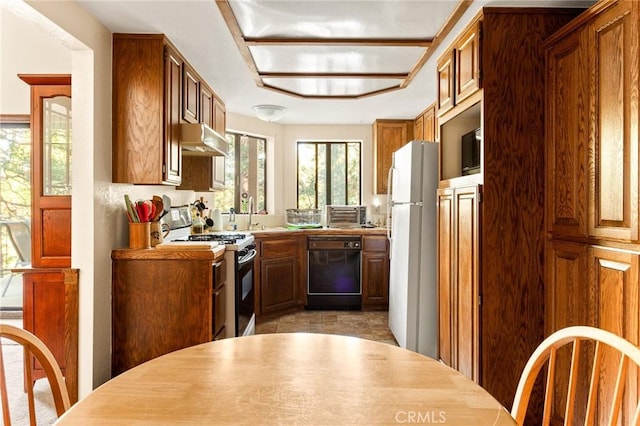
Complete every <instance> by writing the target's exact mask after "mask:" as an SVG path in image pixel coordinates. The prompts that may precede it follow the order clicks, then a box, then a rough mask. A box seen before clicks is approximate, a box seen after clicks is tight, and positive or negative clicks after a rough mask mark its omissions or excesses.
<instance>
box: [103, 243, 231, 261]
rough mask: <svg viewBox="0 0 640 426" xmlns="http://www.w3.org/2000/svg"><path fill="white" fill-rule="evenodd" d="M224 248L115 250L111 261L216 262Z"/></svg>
mask: <svg viewBox="0 0 640 426" xmlns="http://www.w3.org/2000/svg"><path fill="white" fill-rule="evenodd" d="M224 250H225V248H224V246H218V247H215V248H214V249H213V250H179V249H178V250H158V249H155V248H150V249H128V248H127V249H115V250H112V251H111V259H113V260H217V259H220V258H221V257H222V256H223V255H224Z"/></svg>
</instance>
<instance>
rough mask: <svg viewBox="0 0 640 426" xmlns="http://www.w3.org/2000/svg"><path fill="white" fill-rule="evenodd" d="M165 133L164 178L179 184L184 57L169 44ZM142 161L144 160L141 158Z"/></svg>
mask: <svg viewBox="0 0 640 426" xmlns="http://www.w3.org/2000/svg"><path fill="white" fill-rule="evenodd" d="M165 49H166V50H165V62H164V67H165V68H164V69H165V76H164V77H165V100H164V101H165V102H164V108H165V110H164V114H165V122H164V126H165V135H164V149H163V163H164V164H163V165H162V179H163V181H164V182H166V183H169V184H174V185H179V184H180V182H181V172H182V152H181V151H180V84H181V83H180V82H181V77H180V74H181V64H182V59H181V58H180V56H178V54H177V53H176V52H175V51H174V50H173V49H171V48H170V47H169V46H165ZM139 161H141V162H144V160H143V159H142V158H140V160H139Z"/></svg>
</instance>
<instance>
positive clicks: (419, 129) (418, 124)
mask: <svg viewBox="0 0 640 426" xmlns="http://www.w3.org/2000/svg"><path fill="white" fill-rule="evenodd" d="M413 138H414V139H417V140H423V139H424V116H423V115H421V116H420V117H418V118H416V120H415V121H414V123H413Z"/></svg>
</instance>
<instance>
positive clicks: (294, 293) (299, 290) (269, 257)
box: [255, 235, 307, 317]
mask: <svg viewBox="0 0 640 426" xmlns="http://www.w3.org/2000/svg"><path fill="white" fill-rule="evenodd" d="M256 247H257V250H258V255H257V260H256V265H257V268H258V273H257V275H256V277H255V278H256V279H255V282H256V284H255V286H256V290H257V291H256V300H257V303H256V305H257V306H256V317H259V316H260V315H264V314H277V313H280V312H286V311H289V310H291V309H295V308H299V307H302V306H304V304H305V300H306V291H305V283H306V280H305V279H304V277H306V274H305V273H304V272H305V271H306V267H305V265H306V261H305V259H306V257H305V254H306V247H307V245H306V237H304V236H295V235H294V236H284V237H283V236H273V237H260V238H256Z"/></svg>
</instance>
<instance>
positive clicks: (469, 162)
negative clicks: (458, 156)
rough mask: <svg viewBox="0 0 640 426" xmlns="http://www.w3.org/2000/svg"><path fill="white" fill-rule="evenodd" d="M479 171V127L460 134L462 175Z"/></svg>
mask: <svg viewBox="0 0 640 426" xmlns="http://www.w3.org/2000/svg"><path fill="white" fill-rule="evenodd" d="M475 173H480V129H476V130H473V131H471V132H469V133H467V134H464V135H462V176H466V175H472V174H475Z"/></svg>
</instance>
